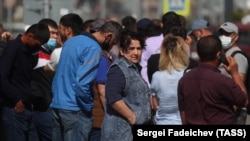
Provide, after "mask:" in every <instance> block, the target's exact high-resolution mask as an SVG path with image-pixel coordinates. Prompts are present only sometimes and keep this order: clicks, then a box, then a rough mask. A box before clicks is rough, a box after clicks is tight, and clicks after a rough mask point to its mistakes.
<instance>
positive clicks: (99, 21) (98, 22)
mask: <svg viewBox="0 0 250 141" xmlns="http://www.w3.org/2000/svg"><path fill="white" fill-rule="evenodd" d="M105 22H106V21H105V20H104V19H96V20H94V21H93V22H92V23H91V24H90V25H89V30H90V31H91V32H92V31H93V32H96V31H97V30H98V29H99V28H100V27H101V26H102V25H103V24H104V23H105Z"/></svg>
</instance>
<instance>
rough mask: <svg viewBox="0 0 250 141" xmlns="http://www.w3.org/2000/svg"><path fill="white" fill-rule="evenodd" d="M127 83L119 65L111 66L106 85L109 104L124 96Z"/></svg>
mask: <svg viewBox="0 0 250 141" xmlns="http://www.w3.org/2000/svg"><path fill="white" fill-rule="evenodd" d="M125 85H126V80H125V76H124V74H123V73H122V71H121V69H120V68H119V67H118V66H113V67H111V68H110V70H109V71H108V75H107V82H106V86H105V96H106V99H107V104H112V103H114V102H116V101H118V100H121V99H122V98H123V97H122V93H123V89H124V88H125Z"/></svg>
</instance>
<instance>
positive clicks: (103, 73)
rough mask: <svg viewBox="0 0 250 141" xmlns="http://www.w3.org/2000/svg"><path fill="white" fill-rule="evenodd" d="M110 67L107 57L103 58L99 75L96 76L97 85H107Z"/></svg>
mask: <svg viewBox="0 0 250 141" xmlns="http://www.w3.org/2000/svg"><path fill="white" fill-rule="evenodd" d="M109 65H110V63H109V60H108V59H107V58H106V57H104V56H101V59H100V63H99V66H98V71H97V75H96V82H97V84H105V83H106V80H107V72H108V69H109Z"/></svg>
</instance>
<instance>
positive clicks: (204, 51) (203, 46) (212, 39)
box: [197, 35, 222, 62]
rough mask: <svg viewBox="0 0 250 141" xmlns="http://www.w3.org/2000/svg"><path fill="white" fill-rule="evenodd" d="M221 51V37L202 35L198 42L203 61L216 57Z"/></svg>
mask: <svg viewBox="0 0 250 141" xmlns="http://www.w3.org/2000/svg"><path fill="white" fill-rule="evenodd" d="M219 51H222V44H221V41H220V39H219V38H218V37H217V36H215V35H209V36H205V37H202V38H201V39H200V40H199V41H198V42H197V53H198V55H199V58H200V61H201V62H206V61H212V60H214V59H216V58H217V53H218V52H219Z"/></svg>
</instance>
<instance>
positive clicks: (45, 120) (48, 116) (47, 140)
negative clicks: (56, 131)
mask: <svg viewBox="0 0 250 141" xmlns="http://www.w3.org/2000/svg"><path fill="white" fill-rule="evenodd" d="M33 117H34V123H35V127H36V130H37V134H38V137H39V140H40V141H52V127H53V120H52V112H51V109H48V110H47V111H46V112H40V111H33Z"/></svg>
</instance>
